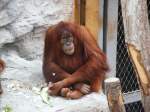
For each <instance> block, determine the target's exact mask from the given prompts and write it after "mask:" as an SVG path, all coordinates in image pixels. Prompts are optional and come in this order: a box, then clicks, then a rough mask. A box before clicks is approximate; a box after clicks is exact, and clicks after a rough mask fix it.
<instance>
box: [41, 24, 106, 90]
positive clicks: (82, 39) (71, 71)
mask: <svg viewBox="0 0 150 112" xmlns="http://www.w3.org/2000/svg"><path fill="white" fill-rule="evenodd" d="M64 29H66V30H68V31H69V32H71V33H72V35H73V37H74V44H75V53H74V54H73V55H71V56H70V55H65V54H64V53H63V51H62V50H61V45H60V37H61V32H62V30H64ZM107 70H108V65H107V62H106V56H105V54H104V53H103V52H102V50H101V49H100V48H99V46H98V44H97V42H96V40H95V38H94V37H93V36H92V34H91V33H90V32H89V30H88V29H87V28H85V27H84V26H80V25H77V24H74V23H70V22H60V23H58V24H57V25H55V26H54V27H53V28H51V29H49V30H48V31H47V33H46V38H45V49H44V60H43V73H44V76H45V79H46V81H47V82H49V81H51V82H58V81H62V80H63V81H64V82H65V84H64V86H66V87H68V86H70V85H72V84H76V83H78V82H86V83H88V84H91V87H92V91H95V92H98V90H99V89H100V87H101V85H102V82H103V80H104V77H105V76H104V75H105V73H106V71H107ZM53 73H55V74H56V75H54V74H53Z"/></svg>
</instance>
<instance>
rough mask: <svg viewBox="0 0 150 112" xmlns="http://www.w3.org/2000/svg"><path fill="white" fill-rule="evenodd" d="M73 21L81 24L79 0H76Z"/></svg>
mask: <svg viewBox="0 0 150 112" xmlns="http://www.w3.org/2000/svg"><path fill="white" fill-rule="evenodd" d="M73 21H74V22H75V23H78V24H80V2H79V0H74V8H73Z"/></svg>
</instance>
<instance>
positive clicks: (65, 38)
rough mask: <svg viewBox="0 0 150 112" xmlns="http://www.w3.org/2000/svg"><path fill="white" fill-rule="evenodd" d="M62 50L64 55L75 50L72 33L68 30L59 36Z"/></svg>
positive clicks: (70, 53)
mask: <svg viewBox="0 0 150 112" xmlns="http://www.w3.org/2000/svg"><path fill="white" fill-rule="evenodd" d="M61 45H62V50H63V52H64V53H65V54H66V55H72V54H73V53H74V51H75V46H74V40H73V35H72V34H71V33H70V32H69V31H64V32H63V33H62V36H61Z"/></svg>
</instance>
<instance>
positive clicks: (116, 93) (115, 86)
mask: <svg viewBox="0 0 150 112" xmlns="http://www.w3.org/2000/svg"><path fill="white" fill-rule="evenodd" d="M104 83H105V94H106V96H107V99H108V105H109V109H110V112H125V107H124V102H123V97H122V93H121V85H120V80H119V78H108V79H106V80H105V81H104Z"/></svg>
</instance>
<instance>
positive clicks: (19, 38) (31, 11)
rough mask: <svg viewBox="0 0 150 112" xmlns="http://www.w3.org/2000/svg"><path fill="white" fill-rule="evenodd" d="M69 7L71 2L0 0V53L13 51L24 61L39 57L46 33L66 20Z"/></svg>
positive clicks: (69, 10)
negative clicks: (48, 28) (49, 28)
mask: <svg viewBox="0 0 150 112" xmlns="http://www.w3.org/2000/svg"><path fill="white" fill-rule="evenodd" d="M72 4H73V3H72V1H70V0H61V1H59V0H0V51H1V52H0V54H1V55H2V54H5V53H4V52H8V51H10V50H15V51H16V52H17V53H18V55H19V56H21V57H22V58H25V59H27V60H34V59H37V58H41V57H42V51H43V39H44V33H45V30H46V29H47V27H49V26H51V25H53V24H56V23H57V22H59V21H61V20H67V19H69V18H70V16H71V13H72ZM6 49H7V50H6Z"/></svg>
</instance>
